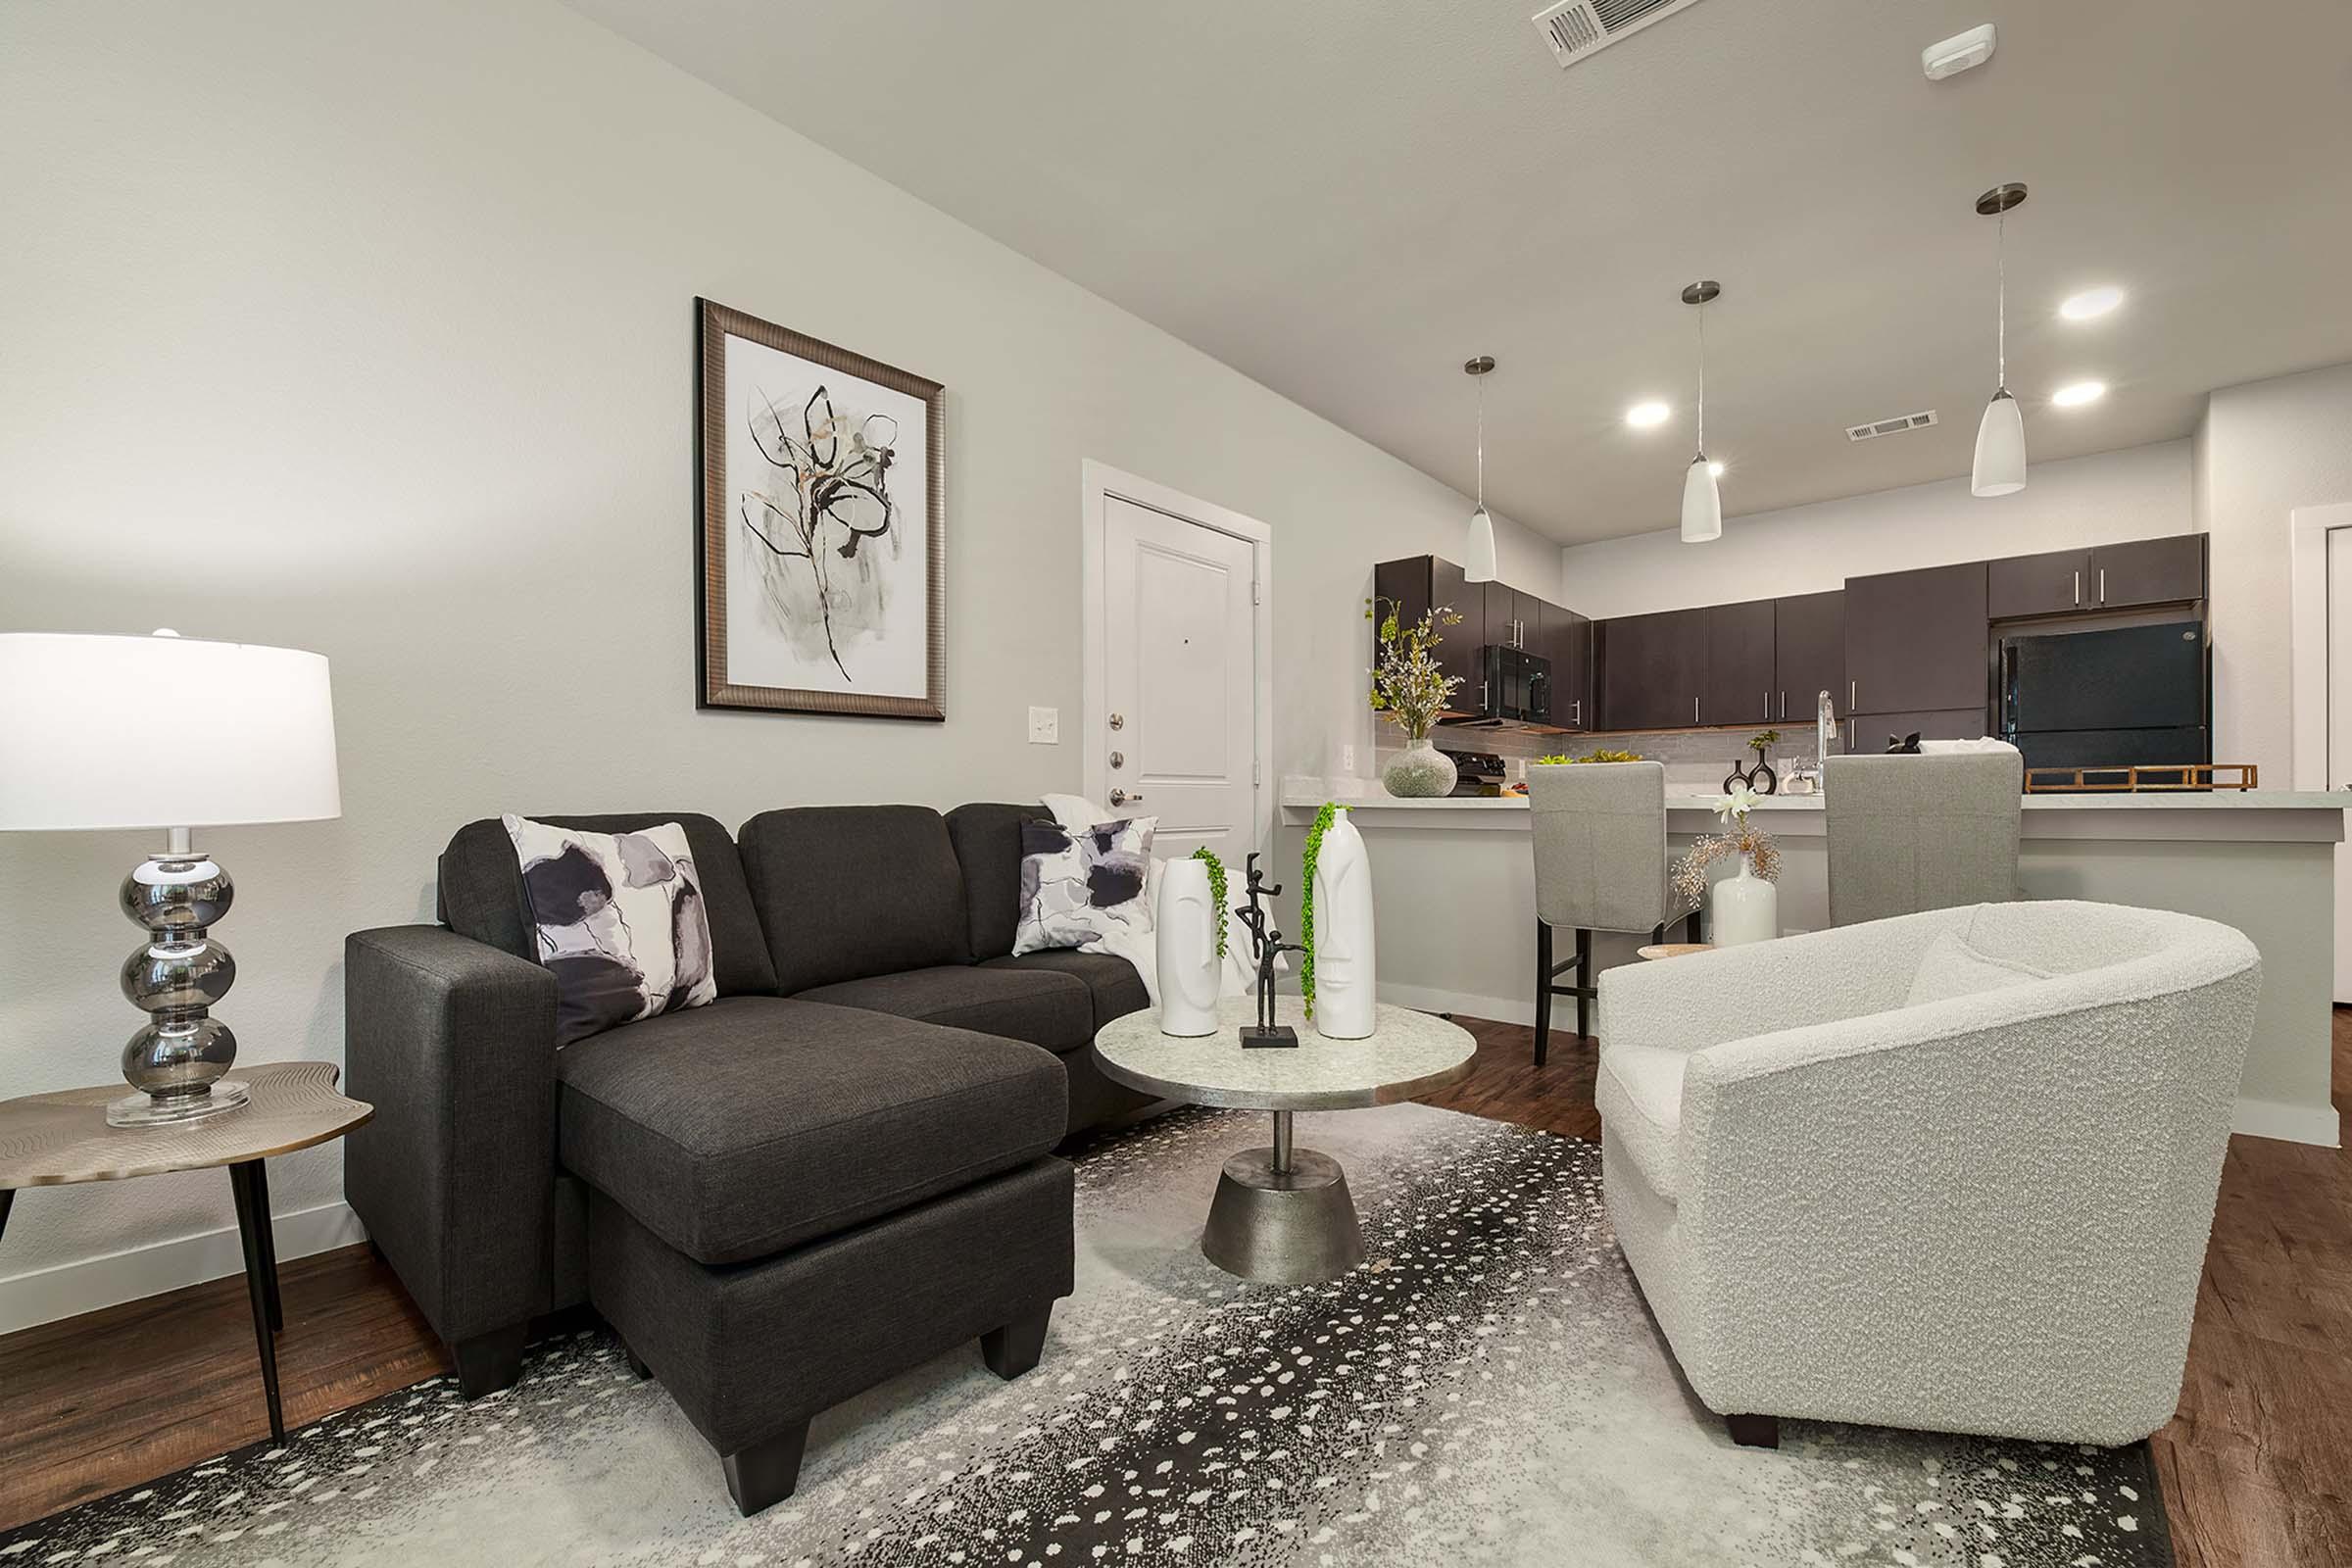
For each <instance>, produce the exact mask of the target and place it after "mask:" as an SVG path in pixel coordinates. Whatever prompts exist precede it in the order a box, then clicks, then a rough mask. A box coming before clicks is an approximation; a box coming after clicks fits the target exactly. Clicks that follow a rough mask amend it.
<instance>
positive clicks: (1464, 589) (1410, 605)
mask: <svg viewBox="0 0 2352 1568" xmlns="http://www.w3.org/2000/svg"><path fill="white" fill-rule="evenodd" d="M1488 586H1489V585H1487V584H1482V583H1472V582H1470V581H1468V580H1467V579H1465V578H1464V577H1463V575H1462V568H1461V567H1459V566H1457V565H1455V564H1453V563H1452V562H1450V561H1446V560H1445V559H1444V558H1442V557H1439V556H1411V557H1407V558H1406V559H1405V560H1402V561H1384V562H1382V563H1381V564H1379V565H1377V566H1375V567H1373V568H1372V592H1373V594H1374V595H1375V596H1377V597H1378V598H1380V599H1384V600H1389V601H1392V602H1394V603H1395V605H1396V606H1397V619H1398V620H1399V621H1402V622H1405V623H1407V624H1410V623H1411V622H1413V621H1416V620H1419V619H1420V618H1421V616H1422V615H1423V614H1424V613H1426V612H1428V610H1429V609H1430V608H1431V607H1432V606H1433V605H1435V606H1450V607H1452V609H1453V611H1454V613H1457V614H1459V615H1460V616H1461V617H1462V622H1461V624H1460V625H1458V626H1441V627H1439V628H1438V631H1439V634H1440V635H1441V636H1442V637H1443V639H1444V640H1443V641H1442V642H1440V643H1439V644H1438V650H1437V652H1438V666H1439V667H1440V668H1441V669H1443V670H1445V671H1446V674H1448V675H1453V676H1457V677H1459V678H1460V680H1461V682H1462V684H1461V685H1460V686H1459V687H1457V688H1456V689H1455V691H1454V698H1453V703H1454V706H1453V708H1452V710H1450V711H1456V712H1462V713H1467V712H1469V711H1470V705H1472V704H1474V703H1475V702H1477V701H1478V650H1479V648H1480V647H1481V646H1482V645H1483V644H1484V643H1485V641H1486V637H1485V629H1486V621H1487V601H1486V591H1485V590H1486V588H1487V587H1488ZM1376 608H1379V609H1385V608H1386V607H1385V606H1381V607H1376ZM1369 640H1370V642H1371V643H1372V646H1373V649H1374V655H1373V657H1375V658H1377V657H1378V652H1377V651H1378V648H1379V644H1380V631H1379V627H1378V624H1377V622H1375V623H1374V624H1373V626H1372V630H1371V636H1370V639H1369Z"/></svg>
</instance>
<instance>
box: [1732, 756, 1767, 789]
mask: <svg viewBox="0 0 2352 1568" xmlns="http://www.w3.org/2000/svg"><path fill="white" fill-rule="evenodd" d="M1741 784H1744V785H1746V786H1747V787H1748V788H1749V789H1751V790H1754V791H1755V792H1756V793H1757V794H1758V795H1770V794H1771V793H1772V792H1773V791H1775V790H1777V789H1779V788H1780V787H1781V776H1780V775H1779V774H1778V773H1775V772H1774V771H1773V770H1772V764H1771V763H1770V762H1767V761H1765V760H1764V759H1763V758H1761V757H1758V758H1757V759H1756V765H1755V766H1753V767H1741V766H1740V764H1739V763H1738V762H1734V763H1733V764H1732V770H1731V771H1730V772H1729V773H1727V774H1725V775H1724V779H1723V793H1724V794H1726V795H1729V794H1731V793H1732V791H1733V790H1734V789H1735V788H1737V787H1738V786H1740V785H1741Z"/></svg>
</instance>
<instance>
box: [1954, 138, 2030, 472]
mask: <svg viewBox="0 0 2352 1568" xmlns="http://www.w3.org/2000/svg"><path fill="white" fill-rule="evenodd" d="M2025 199H2026V187H2025V186H2023V185H2019V184H2008V185H1996V186H1994V187H1993V188H1992V189H1990V190H1988V191H1986V192H1985V194H1984V195H1982V196H1980V197H1978V198H1977V211H1978V212H1979V213H1981V214H1983V215H1984V216H1985V217H1986V218H1989V219H1991V220H1993V221H1994V223H1995V224H1996V225H1997V226H1996V227H1995V228H1994V230H1993V234H1994V238H1993V247H1994V249H1993V255H1994V258H1995V262H1994V266H1995V269H1996V271H1995V275H1996V277H1997V278H1998V285H1997V286H1998V293H1997V294H1996V296H1995V297H1996V299H1997V301H1998V303H1997V304H1996V305H1995V306H1994V311H1995V313H1996V314H1995V316H1994V322H1995V325H1994V339H1993V341H1994V344H1995V354H1996V355H1997V359H1996V362H1995V363H1996V366H1997V369H1996V371H1995V376H1996V380H1995V384H1994V390H1993V394H1992V401H1991V402H1990V403H1987V404H1985V418H1984V420H1983V422H1982V423H1980V424H1979V425H1978V426H1977V462H1976V466H1975V468H1974V469H1972V470H1971V472H1970V474H1969V480H1968V488H1969V491H1970V493H1971V494H1974V495H1980V496H2007V495H2015V494H2016V493H2017V492H2018V491H2020V490H2023V489H2024V488H2025V487H2026V417H2025V415H2024V414H2023V413H2022V412H2021V411H2020V410H2019V409H2018V406H2017V399H2015V398H2013V397H2011V396H2010V395H2009V245H2008V240H2009V209H2011V208H2012V207H2015V206H2017V205H2018V204H2019V203H2020V202H2023V201H2024V200H2025Z"/></svg>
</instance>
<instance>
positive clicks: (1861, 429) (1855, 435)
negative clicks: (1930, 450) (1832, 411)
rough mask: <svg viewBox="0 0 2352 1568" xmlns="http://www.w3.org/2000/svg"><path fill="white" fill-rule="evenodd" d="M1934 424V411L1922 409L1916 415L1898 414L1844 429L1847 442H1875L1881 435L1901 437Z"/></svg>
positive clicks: (1851, 425) (1850, 425)
mask: <svg viewBox="0 0 2352 1568" xmlns="http://www.w3.org/2000/svg"><path fill="white" fill-rule="evenodd" d="M1935 422H1936V411H1935V410H1934V409H1922V410H1920V411H1919V412H1918V413H1917V414H1898V415H1896V416H1894V417H1892V418H1890V419H1873V420H1871V421H1870V422H1869V423H1867V424H1849V425H1847V426H1846V427H1845V438H1846V439H1847V440H1848V441H1876V440H1877V439H1878V438H1879V437H1881V436H1883V435H1901V434H1902V433H1903V432H1904V431H1905V430H1924V429H1926V428H1927V427H1928V426H1929V425H1931V424H1934V423H1935Z"/></svg>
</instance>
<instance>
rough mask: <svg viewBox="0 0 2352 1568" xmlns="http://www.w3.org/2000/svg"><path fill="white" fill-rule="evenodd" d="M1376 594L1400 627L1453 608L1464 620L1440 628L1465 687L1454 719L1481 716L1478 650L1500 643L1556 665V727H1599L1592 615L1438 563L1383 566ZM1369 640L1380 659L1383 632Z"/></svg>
mask: <svg viewBox="0 0 2352 1568" xmlns="http://www.w3.org/2000/svg"><path fill="white" fill-rule="evenodd" d="M1372 592H1373V593H1374V594H1375V595H1376V596H1377V597H1379V598H1381V599H1384V600H1390V601H1394V602H1395V604H1396V605H1397V614H1398V618H1399V619H1401V620H1405V621H1414V620H1418V619H1420V618H1421V615H1422V613H1424V612H1425V611H1427V610H1429V609H1430V608H1431V607H1432V606H1450V607H1451V608H1452V610H1453V612H1454V613H1456V614H1458V615H1460V616H1461V617H1462V618H1461V622H1460V624H1458V625H1453V626H1443V627H1440V628H1439V630H1440V634H1441V636H1442V638H1443V640H1442V641H1441V642H1440V643H1439V644H1438V648H1437V657H1438V663H1439V666H1440V667H1441V668H1443V669H1444V670H1445V671H1446V673H1447V674H1448V675H1454V676H1458V677H1460V679H1461V682H1462V684H1461V686H1460V687H1459V688H1458V689H1457V690H1456V691H1455V693H1454V698H1453V706H1452V707H1451V708H1449V709H1448V710H1447V712H1448V714H1449V715H1450V716H1452V717H1455V718H1468V717H1471V716H1473V715H1475V714H1476V713H1477V711H1478V708H1479V687H1480V681H1481V677H1482V675H1483V673H1484V672H1483V670H1482V668H1481V661H1480V658H1479V651H1480V650H1481V649H1483V648H1486V647H1489V646H1490V645H1496V644H1499V645H1501V646H1504V647H1516V648H1522V649H1525V650H1526V651H1527V652H1528V653H1531V654H1535V655H1538V656H1540V657H1542V658H1544V659H1547V660H1549V661H1550V662H1551V680H1552V690H1551V692H1550V693H1549V697H1550V707H1551V712H1552V718H1551V723H1552V725H1553V726H1556V727H1558V728H1561V729H1591V728H1593V724H1594V717H1593V622H1592V621H1591V620H1589V619H1587V618H1586V617H1585V616H1583V615H1580V614H1577V613H1575V612H1574V611H1571V610H1567V609H1564V608H1563V607H1561V606H1559V605H1555V604H1552V603H1551V602H1550V601H1548V600H1546V599H1544V597H1543V596H1542V595H1540V594H1531V593H1529V592H1528V591H1527V590H1526V589H1524V588H1514V587H1512V586H1511V585H1510V584H1508V583H1503V582H1471V581H1470V580H1468V578H1466V577H1465V576H1464V575H1463V573H1462V568H1461V567H1460V566H1458V565H1456V564H1453V563H1452V562H1450V561H1447V560H1445V559H1444V558H1443V557H1439V556H1408V557H1406V558H1405V559H1403V560H1401V561H1384V562H1381V563H1380V564H1378V565H1376V566H1374V567H1373V568H1372ZM1369 641H1370V642H1371V643H1372V644H1373V647H1374V649H1375V655H1374V657H1377V647H1378V642H1379V633H1378V631H1377V630H1374V631H1373V634H1372V636H1371V638H1370V639H1369Z"/></svg>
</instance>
